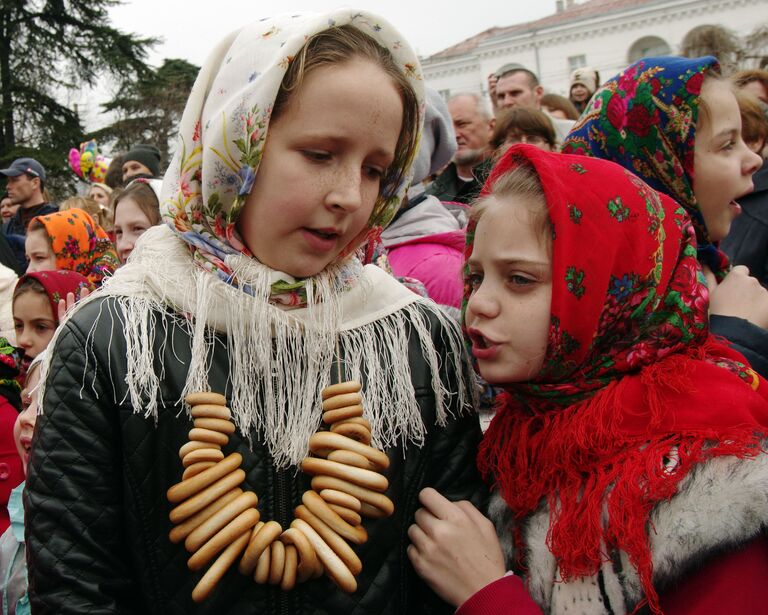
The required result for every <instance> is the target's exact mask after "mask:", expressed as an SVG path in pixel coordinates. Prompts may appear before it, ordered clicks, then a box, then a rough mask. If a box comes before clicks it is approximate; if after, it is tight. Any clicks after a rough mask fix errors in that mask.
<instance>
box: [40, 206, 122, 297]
mask: <svg viewBox="0 0 768 615" xmlns="http://www.w3.org/2000/svg"><path fill="white" fill-rule="evenodd" d="M35 219H36V220H39V221H40V223H41V224H42V225H43V227H44V228H45V232H46V234H47V235H48V237H49V238H50V241H51V247H52V248H53V253H54V255H55V257H56V269H66V270H68V271H74V272H77V273H79V274H81V275H83V276H85V277H86V278H87V279H88V281H89V282H90V283H91V284H93V285H94V286H99V285H100V284H101V282H102V280H103V279H104V276H108V275H112V273H114V271H115V269H117V267H119V265H120V262H119V260H118V258H117V253H116V252H115V248H114V246H113V245H112V241H111V240H110V238H109V235H107V233H106V231H104V229H102V228H101V227H100V226H99V225H98V224H96V222H94V221H93V218H91V216H89V215H88V213H86V212H85V211H83V210H82V209H76V208H73V209H68V210H66V211H59V212H56V213H53V214H48V215H46V216H38V217H37V218H35Z"/></svg>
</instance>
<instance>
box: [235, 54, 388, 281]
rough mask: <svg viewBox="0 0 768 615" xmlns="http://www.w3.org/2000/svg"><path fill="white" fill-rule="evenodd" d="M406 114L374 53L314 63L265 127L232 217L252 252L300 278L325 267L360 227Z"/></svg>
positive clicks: (366, 215) (376, 194) (371, 207)
mask: <svg viewBox="0 0 768 615" xmlns="http://www.w3.org/2000/svg"><path fill="white" fill-rule="evenodd" d="M402 123H403V103H402V101H401V98H400V94H399V93H398V90H397V89H396V87H395V85H394V83H393V82H392V80H391V79H390V78H389V77H388V76H387V74H386V73H385V72H384V70H383V69H381V68H380V67H379V66H378V65H376V64H374V63H373V62H370V61H368V60H362V59H359V58H355V59H352V60H350V61H348V62H346V63H344V64H341V65H335V66H325V67H320V68H317V69H315V70H313V71H312V72H310V73H309V74H308V75H307V76H306V77H305V79H304V81H303V82H302V84H301V86H300V87H299V88H298V90H297V91H296V92H295V93H294V94H293V95H292V96H291V100H290V102H289V103H288V106H287V107H286V108H285V109H284V110H283V111H282V113H281V114H280V115H278V117H277V118H275V119H274V120H273V121H272V123H271V125H270V127H269V133H268V135H267V142H266V146H265V149H264V156H263V158H262V160H261V164H260V166H259V169H258V174H257V176H256V183H255V184H254V186H253V189H252V190H251V193H250V195H249V196H248V200H247V201H246V204H245V207H244V208H243V213H242V214H241V215H240V218H239V220H238V230H239V231H240V234H241V236H242V238H243V240H244V241H245V244H246V245H247V246H248V249H249V250H250V251H251V253H252V254H253V255H254V256H255V257H256V258H257V259H258V260H259V261H260V262H262V263H263V264H265V265H267V266H268V267H271V268H272V269H276V270H278V271H283V272H285V273H288V274H290V275H292V276H294V277H297V278H305V277H309V276H313V275H315V274H317V273H319V272H320V271H322V270H323V269H325V267H326V266H327V265H328V264H329V263H331V262H332V261H333V260H334V259H335V258H336V257H337V256H338V255H339V254H340V253H341V252H342V251H343V250H344V249H345V248H346V247H347V246H348V244H349V243H350V242H351V241H352V240H353V239H354V238H355V237H357V235H358V234H359V233H360V232H361V231H362V230H363V229H364V228H365V225H366V223H367V222H368V219H369V218H370V216H371V213H372V211H373V207H374V205H375V203H376V200H377V198H378V195H379V189H380V186H381V179H382V177H383V175H384V174H385V172H386V170H387V168H388V167H389V166H390V165H391V164H392V161H393V160H394V158H395V148H396V146H397V141H398V137H399V135H400V129H401V126H402Z"/></svg>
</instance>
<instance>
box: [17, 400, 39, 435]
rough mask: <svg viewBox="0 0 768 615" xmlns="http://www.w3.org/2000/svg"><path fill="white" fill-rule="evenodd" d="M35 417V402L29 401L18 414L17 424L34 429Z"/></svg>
mask: <svg viewBox="0 0 768 615" xmlns="http://www.w3.org/2000/svg"><path fill="white" fill-rule="evenodd" d="M36 419H37V404H36V403H31V404H30V405H29V406H28V407H27V408H25V409H24V411H23V412H22V413H21V414H19V425H20V426H21V427H22V428H24V427H27V428H29V429H30V430H34V428H35V421H36Z"/></svg>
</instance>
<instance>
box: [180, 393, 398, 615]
mask: <svg viewBox="0 0 768 615" xmlns="http://www.w3.org/2000/svg"><path fill="white" fill-rule="evenodd" d="M360 390H361V385H360V383H359V382H356V381H347V382H341V383H339V384H334V385H331V386H330V387H327V388H326V389H324V390H323V394H322V397H323V422H324V423H325V424H326V425H328V427H329V430H328V431H318V432H316V433H314V434H313V435H312V437H311V438H310V439H309V450H310V453H311V455H312V456H310V457H306V458H305V459H304V460H303V461H302V463H301V469H302V470H303V471H304V472H306V473H307V474H310V475H312V477H313V478H312V481H311V486H312V488H311V489H309V490H307V491H305V492H304V494H303V495H302V498H301V504H300V505H299V506H297V507H296V508H295V509H294V516H295V518H294V519H293V520H292V521H291V524H290V527H288V528H287V529H285V530H284V529H283V528H282V526H281V525H280V524H279V523H277V522H276V521H266V522H264V521H261V518H260V517H261V515H260V513H259V511H258V509H257V508H256V506H257V505H258V502H259V498H258V496H257V495H256V494H255V493H254V492H253V491H243V489H241V488H240V486H239V485H240V484H241V483H242V482H243V481H244V480H245V472H244V471H243V470H242V469H241V467H240V466H241V464H242V462H243V458H242V455H240V454H239V453H232V454H231V455H228V456H226V457H225V456H224V453H223V451H222V450H221V449H222V447H223V446H226V445H227V443H228V442H229V436H230V435H231V434H232V433H234V432H235V425H234V423H233V422H232V416H231V413H230V411H229V408H227V406H226V398H225V397H224V396H223V395H220V394H218V393H192V394H190V395H188V396H187V398H186V401H187V403H188V404H189V405H190V406H191V413H192V418H193V420H194V427H193V428H192V429H191V430H190V432H189V441H188V442H187V443H186V444H184V445H183V446H182V447H181V449H180V450H179V457H181V462H182V465H183V466H184V468H185V469H184V474H183V475H182V480H181V482H180V483H178V484H176V485H174V486H173V487H171V488H170V489H168V494H167V495H168V500H169V501H170V502H171V503H172V504H174V505H175V507H174V508H173V509H172V510H171V513H170V519H171V522H172V523H173V524H174V528H173V529H172V530H171V532H170V539H171V542H173V543H180V542H182V541H184V547H185V548H186V550H187V551H188V552H189V553H191V554H192V555H191V557H190V558H189V560H188V562H187V564H188V566H189V568H190V569H191V570H195V571H196V570H201V569H202V568H203V567H205V566H207V565H208V564H210V563H211V562H213V563H212V564H211V565H210V567H209V568H208V570H207V571H206V572H205V574H204V575H203V577H202V578H201V579H200V581H199V582H198V583H197V585H196V586H195V588H194V590H193V592H192V599H193V600H194V601H195V602H201V601H203V600H205V599H206V598H207V597H208V596H209V595H210V593H211V592H212V591H213V589H214V587H215V586H216V584H217V583H218V582H219V580H220V579H221V577H222V576H224V573H225V572H226V571H227V570H228V569H229V568H230V567H231V566H232V565H233V564H234V563H235V562H236V561H237V560H238V558H239V559H240V562H239V564H238V570H239V571H240V572H241V573H242V574H245V575H252V576H253V579H254V581H255V582H256V583H261V584H265V583H269V584H272V585H279V586H280V587H281V588H282V589H283V590H285V591H288V590H291V589H293V587H294V586H295V584H296V583H302V582H304V581H306V580H308V579H311V578H316V577H319V576H321V575H323V574H325V575H326V576H328V578H330V579H331V580H332V581H333V582H334V583H335V584H336V585H337V586H338V587H339V588H340V589H341V590H342V591H345V592H349V593H351V592H354V591H355V590H356V589H357V581H356V580H355V576H356V575H358V574H360V572H361V571H362V569H363V565H362V562H361V561H360V559H359V558H358V556H357V555H356V554H355V552H354V550H353V549H352V547H351V546H350V543H351V544H355V545H361V544H363V543H364V542H366V540H367V539H368V533H367V532H366V530H365V528H364V527H363V526H362V520H363V518H366V517H367V518H381V517H388V516H390V515H391V514H392V513H393V512H394V509H395V507H394V504H393V503H392V501H391V500H390V499H389V498H388V497H387V496H385V495H384V492H385V491H386V490H387V487H388V486H389V483H388V481H387V479H386V477H385V476H384V475H383V474H382V473H381V472H382V471H384V470H386V469H387V468H388V467H389V458H388V457H387V456H386V454H384V452H383V451H380V450H378V449H376V448H373V447H372V446H371V426H370V424H369V423H368V421H367V420H365V419H364V418H363V406H362V397H361V395H360Z"/></svg>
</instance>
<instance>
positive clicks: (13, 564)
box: [0, 351, 46, 615]
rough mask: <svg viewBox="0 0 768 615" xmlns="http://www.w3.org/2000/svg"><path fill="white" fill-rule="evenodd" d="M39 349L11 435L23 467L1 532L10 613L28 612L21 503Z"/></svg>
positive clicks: (0, 604)
mask: <svg viewBox="0 0 768 615" xmlns="http://www.w3.org/2000/svg"><path fill="white" fill-rule="evenodd" d="M45 354H46V353H45V351H43V352H41V353H40V354H39V355H37V356H36V357H35V360H34V361H32V364H31V365H30V366H29V371H28V372H27V382H26V385H25V387H24V390H23V391H22V393H21V405H22V410H21V412H20V413H18V414H17V415H16V416H15V421H14V424H13V428H12V431H13V439H14V441H15V444H16V447H15V448H16V450H15V451H14V452H15V455H16V457H17V458H18V460H19V465H20V467H21V468H22V470H23V471H22V474H21V480H20V481H19V482H17V486H16V487H15V488H14V489H13V490H12V491H11V494H10V499H9V500H8V514H9V515H10V527H6V529H5V530H3V534H2V536H0V608H2V612H3V613H4V614H5V613H8V614H9V615H28V614H29V613H31V611H30V606H29V596H27V564H26V560H25V548H24V506H23V504H22V493H23V491H24V484H25V483H24V477H25V476H26V474H27V465H28V464H29V453H30V450H31V448H32V434H33V433H34V431H35V422H36V421H37V411H38V385H39V384H40V364H41V363H42V361H43V359H44V357H45Z"/></svg>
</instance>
